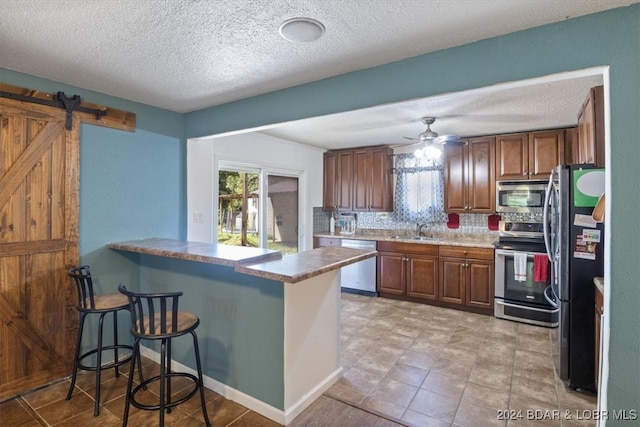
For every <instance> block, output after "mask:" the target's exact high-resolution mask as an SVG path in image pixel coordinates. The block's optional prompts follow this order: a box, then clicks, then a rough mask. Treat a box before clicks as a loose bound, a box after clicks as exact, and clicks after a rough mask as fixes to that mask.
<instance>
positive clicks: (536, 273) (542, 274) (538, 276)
mask: <svg viewBox="0 0 640 427" xmlns="http://www.w3.org/2000/svg"><path fill="white" fill-rule="evenodd" d="M548 278H549V258H547V255H546V254H544V255H534V256H533V280H535V281H536V282H546V281H547V279H548Z"/></svg>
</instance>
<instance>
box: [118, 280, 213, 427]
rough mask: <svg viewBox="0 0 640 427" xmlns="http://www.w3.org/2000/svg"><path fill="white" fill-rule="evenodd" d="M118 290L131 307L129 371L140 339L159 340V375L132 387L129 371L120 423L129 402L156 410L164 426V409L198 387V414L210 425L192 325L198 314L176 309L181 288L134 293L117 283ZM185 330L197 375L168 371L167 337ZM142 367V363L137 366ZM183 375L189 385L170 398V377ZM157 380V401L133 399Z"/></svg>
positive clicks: (133, 365)
mask: <svg viewBox="0 0 640 427" xmlns="http://www.w3.org/2000/svg"><path fill="white" fill-rule="evenodd" d="M118 290H119V291H120V292H121V293H122V294H124V295H126V296H127V297H128V298H129V304H130V311H131V319H132V326H131V334H132V335H133V337H134V341H133V356H134V357H133V358H132V359H131V368H130V370H129V372H133V371H134V369H135V364H136V360H137V361H138V364H139V365H140V340H141V339H145V340H160V341H161V345H160V375H156V376H154V377H152V378H148V379H147V380H144V381H142V380H141V381H140V384H139V385H137V386H136V387H135V388H133V375H129V382H128V384H127V395H126V401H125V408H124V417H123V419H122V425H123V426H126V425H127V421H128V418H129V405H130V404H131V405H133V406H135V407H136V408H138V409H144V410H159V411H160V424H159V425H160V426H164V413H165V410H166V411H167V412H171V409H172V408H173V407H175V406H177V405H180V404H181V403H184V402H186V401H187V400H189V399H190V398H191V397H192V396H193V395H194V394H195V393H196V392H197V391H198V389H199V390H200V401H201V402H200V403H201V405H202V415H203V416H204V421H205V423H206V424H207V426H210V425H211V422H210V421H209V416H208V415H207V407H206V402H205V398H204V383H203V381H202V365H201V363H200V350H199V348H198V336H197V335H196V332H195V329H196V328H197V327H198V325H199V324H200V319H198V316H196V315H195V314H192V313H187V312H183V311H179V310H178V301H179V298H180V297H181V296H182V294H183V293H182V292H169V293H135V292H130V291H128V290H127V288H126V287H125V285H124V284H122V283H121V284H120V286H118ZM186 334H191V336H192V337H193V347H194V352H195V357H196V368H197V373H198V376H197V377H196V376H195V375H193V374H190V373H187V372H171V339H172V338H177V337H180V336H183V335H186ZM138 370H139V371H141V370H142V366H141V365H140V366H139V367H138ZM178 377H180V378H187V379H190V380H191V381H192V382H193V389H192V390H190V391H189V392H188V393H186V395H185V396H183V397H182V398H180V399H178V400H175V401H172V399H171V380H172V379H173V378H178ZM154 381H160V383H159V386H160V399H159V404H157V405H148V404H143V403H140V402H138V401H136V398H135V395H136V393H137V392H138V391H140V390H141V389H146V387H147V386H148V385H149V384H150V383H152V382H154ZM132 388H133V389H132Z"/></svg>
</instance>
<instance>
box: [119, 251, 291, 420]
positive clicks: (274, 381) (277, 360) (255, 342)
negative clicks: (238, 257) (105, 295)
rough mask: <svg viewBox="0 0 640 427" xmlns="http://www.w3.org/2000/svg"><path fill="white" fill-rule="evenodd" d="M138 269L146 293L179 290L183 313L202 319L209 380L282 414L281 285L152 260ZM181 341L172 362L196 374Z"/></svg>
mask: <svg viewBox="0 0 640 427" xmlns="http://www.w3.org/2000/svg"><path fill="white" fill-rule="evenodd" d="M125 256H127V255H126V254H125ZM139 265H140V289H141V290H142V291H143V292H150V291H160V292H171V291H175V290H177V289H179V290H181V291H183V292H184V295H183V296H182V299H181V300H180V304H181V307H182V308H181V310H188V311H190V312H192V313H195V314H196V315H197V316H198V317H199V318H200V325H199V326H198V329H197V330H196V333H197V334H198V338H199V339H198V342H199V345H200V355H201V357H202V364H203V373H204V375H206V376H209V377H211V378H214V379H216V380H218V381H220V382H221V383H223V384H227V385H228V386H230V387H233V388H234V389H236V390H240V391H241V392H243V393H246V394H248V395H250V396H253V397H255V398H256V399H259V400H261V401H263V402H265V403H267V404H269V405H272V406H273V407H275V408H278V409H281V410H283V409H284V362H283V360H284V285H283V284H282V282H276V281H272V280H267V279H262V278H259V277H254V276H247V275H245V274H240V273H236V272H235V271H233V268H231V267H224V266H217V265H210V264H203V263H199V262H190V261H182V260H175V259H168V258H164V257H156V256H151V255H140V256H139ZM178 340H179V341H177V342H176V343H175V344H174V345H173V348H172V353H173V354H172V357H173V359H175V360H177V361H178V362H180V363H183V364H184V365H187V366H190V367H192V368H194V369H195V359H194V357H193V350H192V349H193V344H192V343H193V341H192V339H191V337H190V336H187V337H181V338H179V339H178ZM145 345H147V344H145ZM155 349H156V350H157V351H158V352H159V351H160V347H159V346H157V345H156V346H155Z"/></svg>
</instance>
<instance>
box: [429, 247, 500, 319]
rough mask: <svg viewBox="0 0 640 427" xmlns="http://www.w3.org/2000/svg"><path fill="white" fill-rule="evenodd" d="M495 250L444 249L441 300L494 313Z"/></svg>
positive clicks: (441, 248) (441, 253) (441, 249)
mask: <svg viewBox="0 0 640 427" xmlns="http://www.w3.org/2000/svg"><path fill="white" fill-rule="evenodd" d="M493 269H494V251H493V249H484V248H472V247H466V246H440V300H441V301H443V302H447V303H450V304H458V305H464V306H467V307H472V308H479V309H488V310H493V296H494V281H495V277H494V274H493Z"/></svg>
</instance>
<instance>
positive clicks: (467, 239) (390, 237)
mask: <svg viewBox="0 0 640 427" xmlns="http://www.w3.org/2000/svg"><path fill="white" fill-rule="evenodd" d="M432 235H433V238H432V239H425V240H417V239H415V238H414V236H415V233H408V232H406V231H394V230H375V231H374V230H367V231H362V232H360V231H359V232H356V233H355V234H339V233H329V232H328V231H326V232H319V233H314V235H313V236H314V237H329V238H337V239H353V240H375V241H378V242H403V243H415V244H418V245H439V246H469V247H476V248H490V249H493V248H495V243H496V241H497V240H498V235H497V234H487V233H479V234H467V233H449V232H447V233H438V232H434V233H433V234H432Z"/></svg>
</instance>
